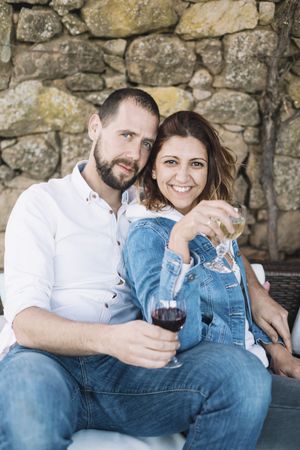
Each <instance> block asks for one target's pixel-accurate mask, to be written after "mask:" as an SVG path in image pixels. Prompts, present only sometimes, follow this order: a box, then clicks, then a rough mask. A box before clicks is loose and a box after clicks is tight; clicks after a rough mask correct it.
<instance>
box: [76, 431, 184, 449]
mask: <svg viewBox="0 0 300 450" xmlns="http://www.w3.org/2000/svg"><path fill="white" fill-rule="evenodd" d="M72 439H73V443H72V444H71V445H69V447H68V448H69V450H120V449H122V450H181V449H182V447H183V446H184V441H185V439H184V438H183V436H181V435H180V434H174V435H171V436H161V437H147V438H136V437H133V436H128V435H126V434H121V433H117V432H113V431H99V430H81V431H78V432H77V433H75V434H74V435H73V437H72Z"/></svg>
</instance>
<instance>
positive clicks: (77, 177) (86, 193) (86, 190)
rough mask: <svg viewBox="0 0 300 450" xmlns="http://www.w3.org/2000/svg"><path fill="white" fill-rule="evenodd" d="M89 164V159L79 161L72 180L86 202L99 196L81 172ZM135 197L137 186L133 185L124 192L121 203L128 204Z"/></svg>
mask: <svg viewBox="0 0 300 450" xmlns="http://www.w3.org/2000/svg"><path fill="white" fill-rule="evenodd" d="M86 164H87V161H79V162H78V163H77V164H76V166H75V167H74V169H73V172H72V175H71V180H72V183H73V185H74V186H75V188H76V190H77V192H78V193H79V195H80V197H81V198H82V199H83V200H84V201H85V202H90V201H91V200H92V199H93V198H94V199H95V198H97V197H99V195H98V194H97V192H95V191H93V190H92V189H91V188H90V186H89V185H88V183H87V182H86V181H85V179H84V178H83V176H82V175H81V172H82V171H83V169H84V168H85V165H86ZM134 198H135V188H134V187H133V186H131V187H130V188H129V189H127V190H126V191H125V192H123V194H122V198H121V203H122V205H127V204H128V203H129V202H131V201H132V200H133V199H134Z"/></svg>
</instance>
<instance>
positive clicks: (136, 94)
mask: <svg viewBox="0 0 300 450" xmlns="http://www.w3.org/2000/svg"><path fill="white" fill-rule="evenodd" d="M129 99H130V100H133V101H134V102H135V103H136V104H137V105H140V106H141V107H142V108H144V109H146V110H147V111H149V112H150V113H151V114H153V115H154V116H156V117H157V119H158V121H159V109H158V106H157V103H156V101H155V100H154V98H153V97H151V95H150V94H148V93H147V92H145V91H142V90H141V89H137V88H123V89H117V90H116V91H114V92H113V93H112V94H110V95H109V96H108V97H107V99H106V100H105V101H104V103H103V104H102V105H101V106H100V108H99V112H98V114H99V117H100V119H101V122H102V124H103V125H104V126H105V125H107V123H108V122H109V120H110V119H111V118H112V117H113V116H114V115H116V114H117V112H118V109H119V106H120V104H121V103H122V102H124V101H125V100H129Z"/></svg>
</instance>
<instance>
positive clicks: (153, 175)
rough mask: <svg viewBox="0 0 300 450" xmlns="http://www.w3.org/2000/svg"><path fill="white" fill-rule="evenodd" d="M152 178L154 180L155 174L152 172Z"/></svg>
mask: <svg viewBox="0 0 300 450" xmlns="http://www.w3.org/2000/svg"><path fill="white" fill-rule="evenodd" d="M152 178H153V180H156V175H155V173H154V172H152Z"/></svg>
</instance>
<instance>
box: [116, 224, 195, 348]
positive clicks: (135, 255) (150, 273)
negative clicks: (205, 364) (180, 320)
mask: <svg viewBox="0 0 300 450" xmlns="http://www.w3.org/2000/svg"><path fill="white" fill-rule="evenodd" d="M191 256H192V257H193V260H194V265H193V266H192V267H191V268H190V269H189V270H188V271H187V273H186V274H185V276H184V280H183V283H182V285H181V288H180V290H179V291H178V292H177V293H175V285H176V281H177V279H178V277H179V274H180V272H181V268H182V258H181V256H180V255H177V254H176V253H174V252H173V251H172V250H169V249H168V248H167V241H166V239H165V238H164V237H163V236H162V235H161V234H160V232H159V230H157V229H155V227H152V226H151V225H148V226H147V225H145V223H144V226H143V227H139V226H133V228H132V230H131V232H130V233H129V235H128V239H127V242H126V244H125V248H124V264H125V267H126V272H127V277H126V278H127V282H128V283H129V285H130V286H131V288H132V291H133V296H134V298H135V302H136V303H137V304H138V306H139V307H140V308H141V310H142V313H143V316H144V317H145V318H146V320H147V321H149V322H151V311H150V303H151V299H152V298H153V297H154V298H161V299H168V300H172V299H176V298H181V297H184V298H185V300H186V305H187V319H186V323H185V325H184V327H183V329H182V330H181V331H180V335H179V338H180V343H181V350H184V349H186V348H189V347H192V346H193V345H195V344H197V343H198V342H199V341H200V340H201V301H200V291H199V283H198V276H197V267H198V266H199V257H198V255H196V254H195V253H192V255H191Z"/></svg>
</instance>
